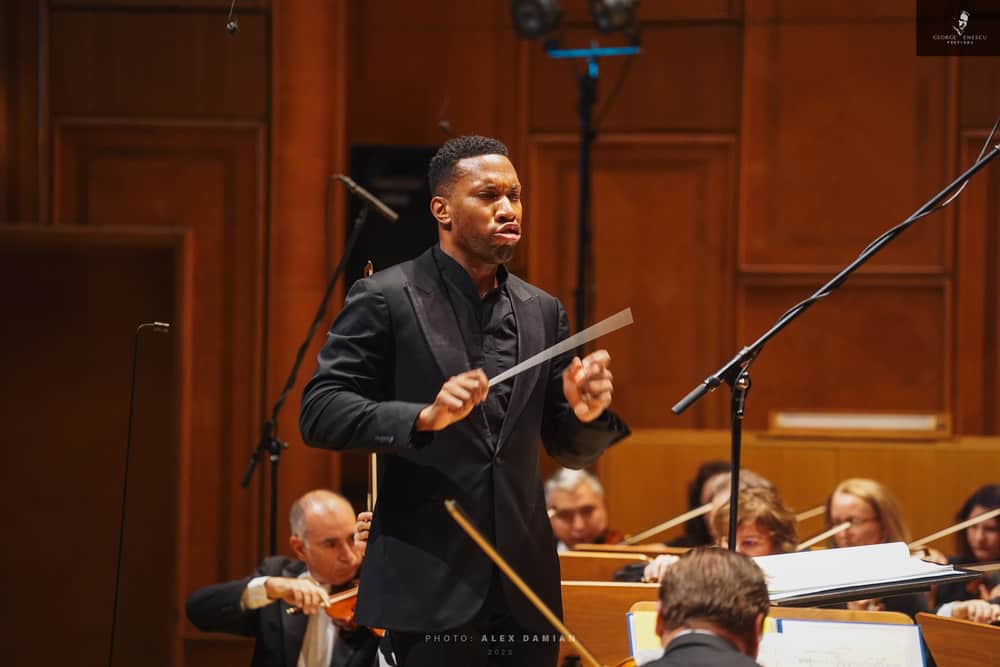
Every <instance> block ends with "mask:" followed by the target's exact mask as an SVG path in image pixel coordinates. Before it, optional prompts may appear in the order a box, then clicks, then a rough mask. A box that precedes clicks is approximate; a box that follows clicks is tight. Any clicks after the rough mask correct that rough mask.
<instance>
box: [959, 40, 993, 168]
mask: <svg viewBox="0 0 1000 667" xmlns="http://www.w3.org/2000/svg"><path fill="white" fill-rule="evenodd" d="M958 67H959V72H960V77H961V82H960V85H959V90H958V107H959V125H960V127H962V128H963V129H973V128H983V129H985V128H989V127H992V126H993V123H994V122H995V121H996V119H997V116H1000V67H997V64H996V59H995V58H961V59H960V61H959V65H958ZM977 154H978V151H977Z"/></svg>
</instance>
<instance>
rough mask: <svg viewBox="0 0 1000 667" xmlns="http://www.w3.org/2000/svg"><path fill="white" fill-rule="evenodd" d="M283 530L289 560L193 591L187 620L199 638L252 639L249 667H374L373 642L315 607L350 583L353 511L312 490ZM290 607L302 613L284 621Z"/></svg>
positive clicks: (274, 559) (354, 553) (356, 551)
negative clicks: (288, 533)
mask: <svg viewBox="0 0 1000 667" xmlns="http://www.w3.org/2000/svg"><path fill="white" fill-rule="evenodd" d="M290 522H291V536H290V537H289V539H288V543H289V545H290V546H291V549H292V552H293V553H294V554H295V556H296V558H295V559H291V558H285V557H283V556H271V557H269V558H267V559H266V560H264V562H263V563H261V565H260V566H259V567H258V568H257V570H256V571H255V572H254V573H253V574H252V575H250V576H248V577H244V578H243V579H237V580H235V581H229V582H225V583H220V584H214V585H211V586H207V587H205V588H202V589H201V590H198V591H195V592H194V593H192V594H191V595H190V597H188V600H187V615H188V618H189V619H190V620H191V622H192V623H193V624H194V625H195V626H196V627H197V628H198V629H199V630H203V631H206V632H228V633H231V634H237V635H243V636H247V637H254V638H255V639H256V643H255V645H254V654H253V661H252V662H251V665H252V667H372V666H373V665H377V664H378V662H377V657H376V652H377V650H378V638H377V637H375V636H374V635H373V634H372V633H371V632H369V631H368V630H367V629H365V628H358V627H356V626H354V625H353V623H352V622H351V619H349V618H343V619H334V618H331V617H330V615H328V614H327V613H324V610H323V607H322V606H321V605H323V604H324V603H326V602H327V601H328V599H329V596H330V595H332V594H334V593H337V592H339V591H342V590H344V589H348V588H351V587H352V586H353V585H354V584H355V583H356V578H357V573H358V568H359V567H360V565H361V555H362V553H363V548H362V547H360V546H358V545H356V544H355V515H354V509H353V508H352V507H351V505H350V503H349V502H348V501H347V500H346V499H345V498H344V497H343V496H340V495H338V494H336V493H333V492H332V491H326V490H323V489H318V490H314V491H310V492H308V493H306V494H305V495H303V496H302V497H301V498H299V499H298V500H296V501H295V503H293V505H292V509H291V513H290ZM293 607H294V608H300V609H301V610H302V612H303V613H301V614H288V613H286V610H288V609H290V608H293Z"/></svg>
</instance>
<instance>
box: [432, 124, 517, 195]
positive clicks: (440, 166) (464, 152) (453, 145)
mask: <svg viewBox="0 0 1000 667" xmlns="http://www.w3.org/2000/svg"><path fill="white" fill-rule="evenodd" d="M480 155H503V156H504V157H506V156H507V155H508V153H507V147H506V146H505V145H504V144H503V142H502V141H499V140H497V139H492V138H490V137H480V136H478V135H475V134H470V135H466V136H462V137H454V138H452V139H449V140H448V141H446V142H444V144H442V145H441V148H439V149H438V151H437V153H435V154H434V157H432V158H431V164H430V167H429V168H428V170H427V181H428V183H429V184H430V186H431V196H436V195H438V194H441V191H442V189H444V188H447V187H448V186H449V185H451V183H452V182H453V181H454V180H455V177H456V176H458V173H457V169H456V168H455V167H456V165H457V164H458V163H459V161H461V160H464V159H465V158H468V157H479V156H480Z"/></svg>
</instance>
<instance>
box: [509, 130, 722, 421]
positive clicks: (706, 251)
mask: <svg viewBox="0 0 1000 667" xmlns="http://www.w3.org/2000/svg"><path fill="white" fill-rule="evenodd" d="M576 155H577V149H576V147H575V145H574V142H573V141H572V140H571V139H568V138H556V137H554V138H551V139H544V138H539V139H538V140H537V141H536V143H535V144H534V145H533V147H532V153H531V160H530V163H531V173H532V174H533V178H532V182H531V183H530V184H529V186H528V187H527V189H526V190H525V199H526V201H527V206H528V212H527V214H526V216H525V236H526V241H527V246H528V247H527V252H528V265H529V269H528V272H529V274H530V275H531V277H532V280H533V282H535V283H536V284H537V285H539V286H541V287H543V288H544V289H546V290H548V291H550V292H551V293H553V294H555V295H556V296H558V297H559V298H560V299H562V301H563V304H564V305H565V306H566V308H567V311H568V312H569V313H570V315H571V317H570V321H572V313H573V308H574V302H573V298H572V295H573V289H574V286H575V281H576V250H575V248H576V239H577V229H576V220H577V199H576V196H577V195H576V188H577V185H576V184H577V161H576ZM734 160H735V156H734V152H733V143H732V140H731V139H729V138H727V137H712V138H703V137H697V136H688V137H669V136H654V137H631V136H613V135H607V136H605V137H603V138H602V139H600V140H599V141H598V142H597V144H596V145H595V148H594V157H593V164H594V170H593V182H592V188H593V192H594V201H593V206H592V229H593V248H594V257H595V262H594V265H593V268H594V273H593V274H592V275H593V280H594V285H593V291H592V297H593V301H592V309H591V316H592V319H593V321H597V320H599V319H602V318H604V317H606V316H608V315H611V314H613V313H615V312H617V311H619V310H621V309H622V308H625V307H631V308H632V310H633V313H634V316H635V318H636V325H635V326H633V327H631V328H629V329H626V330H623V331H621V332H617V333H615V334H612V335H611V336H608V337H607V338H606V339H602V340H601V341H600V343H599V345H600V346H602V347H604V346H606V347H607V348H608V349H609V350H610V351H611V353H612V355H613V357H614V368H615V378H616V391H615V407H616V409H619V410H621V411H622V412H623V414H626V415H628V418H629V423H630V424H632V425H633V426H635V427H642V428H648V427H653V426H660V425H665V423H666V420H668V419H669V420H671V421H675V422H678V423H686V424H691V425H699V426H706V425H718V424H719V423H720V422H719V421H718V418H719V416H718V415H717V414H715V415H713V414H711V413H710V409H709V408H708V407H707V406H706V405H705V404H702V405H699V406H697V407H695V408H693V409H692V410H691V411H690V412H689V413H687V414H685V415H683V416H682V417H681V418H679V419H674V418H672V417H670V416H669V413H668V412H667V411H666V410H665V409H664V407H665V406H664V405H663V403H664V402H666V401H669V399H670V397H676V398H677V399H679V398H681V397H682V396H683V395H684V394H686V393H687V392H688V391H689V390H690V389H691V387H693V386H694V384H695V383H697V382H698V381H699V380H700V379H701V378H703V377H704V375H705V374H706V373H707V372H708V371H709V370H710V367H711V366H712V364H714V363H715V362H716V360H717V359H718V358H719V357H720V356H721V355H722V353H723V348H724V346H725V345H729V344H730V341H729V337H728V336H726V335H725V331H726V330H728V328H729V327H731V326H732V325H731V322H730V320H729V319H728V317H727V315H726V314H725V312H724V311H722V310H720V309H717V308H714V307H712V304H718V303H722V302H724V301H725V299H726V298H727V285H728V284H729V283H730V280H731V268H730V267H731V265H729V264H727V263H726V262H725V259H724V258H726V257H727V252H726V242H725V240H726V238H727V236H728V234H727V230H731V229H732V226H731V225H732V210H731V208H730V206H729V205H728V203H727V202H731V201H732V199H731V194H732V191H733V188H734V187H735V174H734ZM726 193H729V194H730V197H727V194H726ZM667 337H669V341H670V342H669V344H664V341H665V339H666V338H667ZM651 396H657V400H650V397H651Z"/></svg>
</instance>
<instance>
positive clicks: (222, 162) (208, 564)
mask: <svg viewBox="0 0 1000 667" xmlns="http://www.w3.org/2000/svg"><path fill="white" fill-rule="evenodd" d="M55 146H56V156H55V160H54V163H55V165H56V166H57V172H56V175H55V185H54V188H53V191H54V193H55V200H54V202H55V204H54V210H55V213H56V216H57V220H58V221H60V222H63V223H75V224H81V225H109V226H110V225H120V224H132V225H167V226H173V227H176V228H177V229H190V230H192V239H193V240H192V248H191V261H192V266H193V271H194V273H193V277H192V286H191V288H192V293H193V303H192V304H191V306H190V317H191V324H190V329H188V330H186V331H185V332H184V333H185V334H187V335H189V336H190V339H189V340H186V341H185V344H186V345H188V346H189V347H190V350H191V359H192V368H193V376H192V386H191V393H190V400H191V403H190V430H189V432H187V433H185V434H183V437H184V438H185V441H186V442H190V446H191V451H190V456H189V458H188V463H189V466H190V467H189V470H188V473H189V477H188V478H187V479H188V481H189V484H190V486H189V487H187V488H184V489H181V490H180V493H181V498H182V502H183V503H184V506H185V507H187V508H188V509H190V510H191V511H192V512H193V515H192V516H191V518H190V523H189V524H188V528H189V533H188V534H187V535H185V536H184V538H185V540H188V542H187V544H188V545H189V547H190V548H189V550H188V551H187V552H182V553H181V555H180V563H179V565H180V566H181V571H180V572H181V573H180V575H179V576H180V579H179V582H178V583H179V587H180V588H181V589H182V590H184V589H186V588H187V587H190V588H194V587H197V586H201V585H204V584H207V583H210V582H212V581H216V580H219V579H221V578H223V576H224V575H225V576H228V575H229V573H230V572H233V571H245V570H246V569H247V568H249V567H251V566H252V564H253V563H254V562H255V561H256V556H257V554H256V549H255V545H256V539H257V528H258V526H257V516H256V514H255V513H254V512H253V511H252V509H251V508H252V503H253V502H254V496H253V493H252V492H239V491H238V484H239V479H240V477H241V475H242V472H243V468H244V465H245V463H246V456H247V455H248V453H249V451H250V450H251V448H252V447H253V445H254V443H255V437H256V433H255V425H254V422H256V420H257V418H258V416H259V415H260V414H261V409H260V384H259V383H260V354H261V349H262V348H261V338H260V336H261V333H260V331H261V329H260V326H259V322H260V318H261V299H262V276H263V271H262V245H261V244H262V238H263V224H262V220H263V211H262V210H261V208H260V202H259V200H258V198H259V196H260V195H259V194H255V193H260V181H259V178H260V176H259V174H258V172H257V169H258V166H257V165H258V162H259V160H260V150H261V133H260V130H259V129H258V128H254V127H247V128H243V129H223V128H215V127H200V128H198V127H162V126H161V127H138V126H122V125H115V124H65V125H61V126H60V127H59V128H58V129H57V133H56V141H55ZM188 577H190V579H188Z"/></svg>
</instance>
